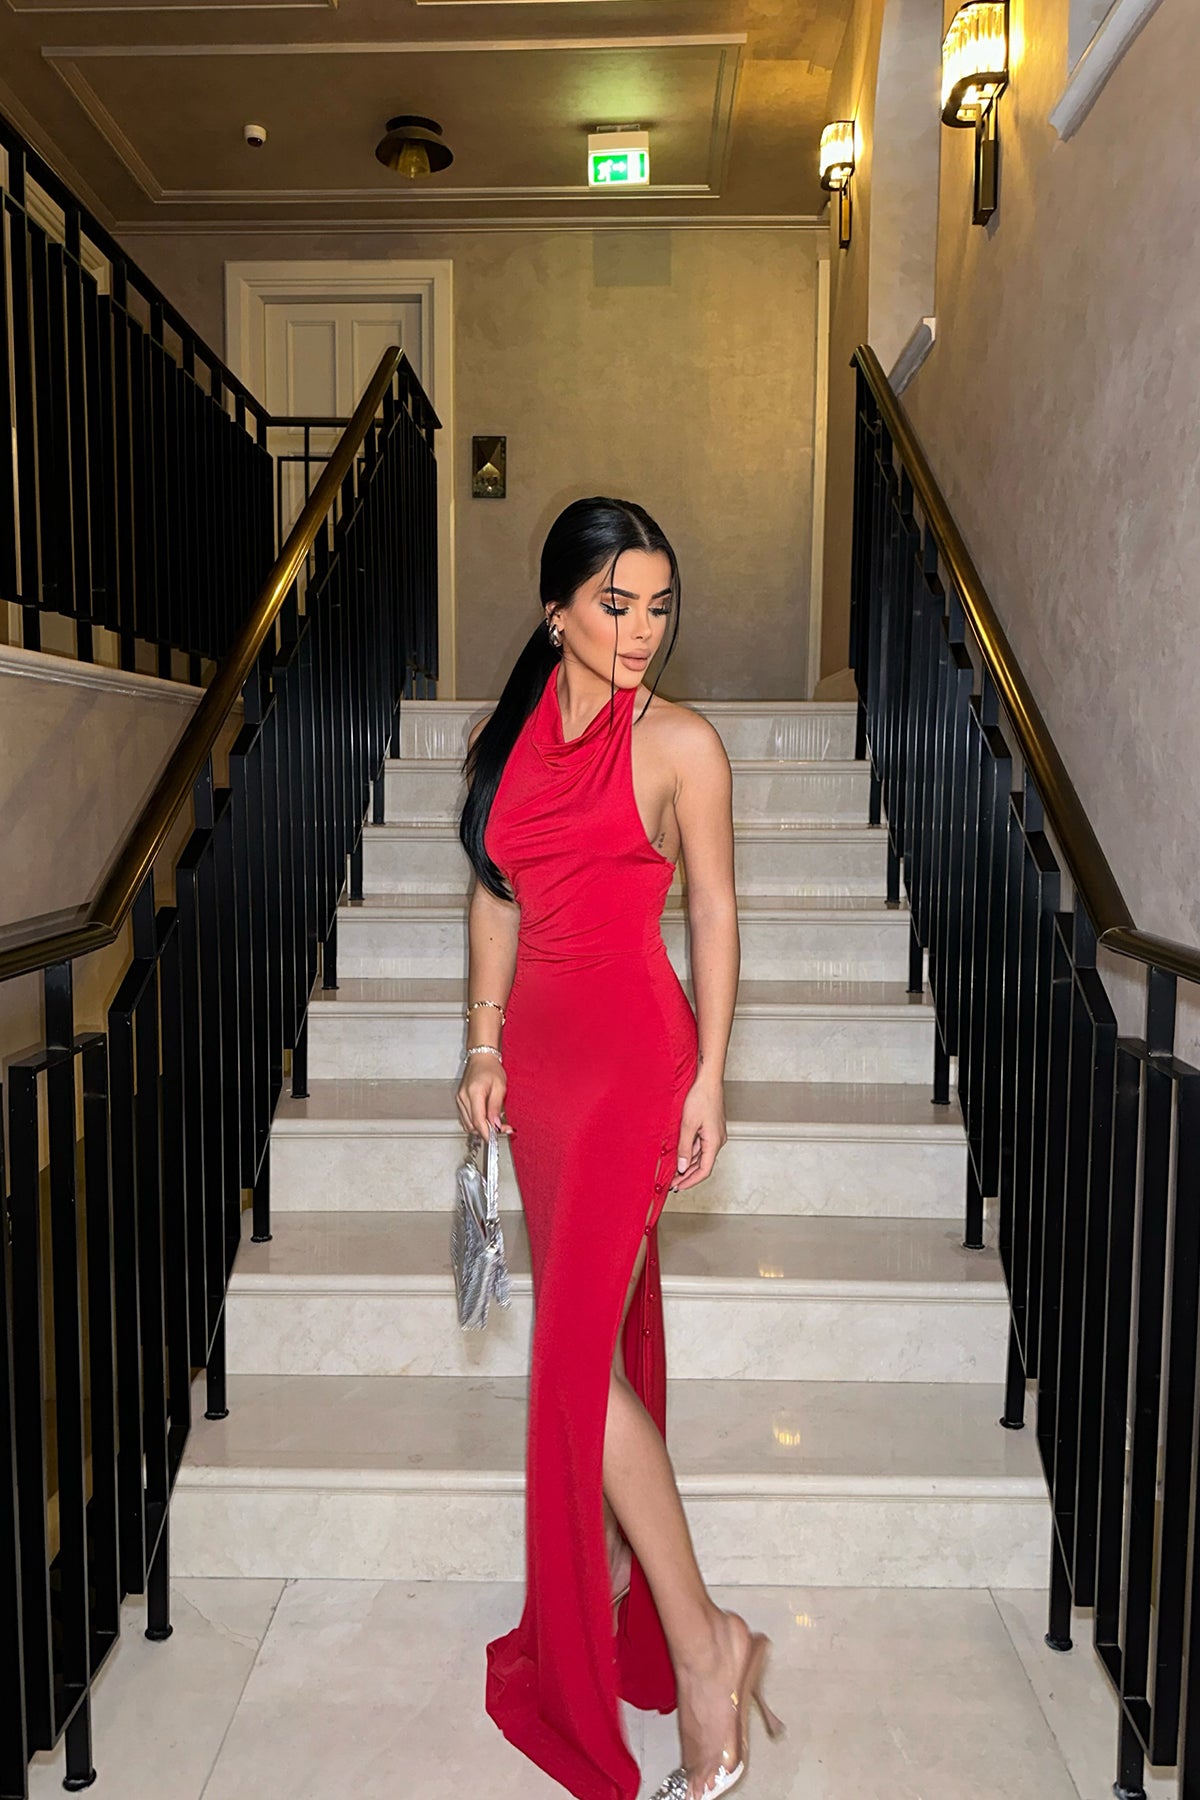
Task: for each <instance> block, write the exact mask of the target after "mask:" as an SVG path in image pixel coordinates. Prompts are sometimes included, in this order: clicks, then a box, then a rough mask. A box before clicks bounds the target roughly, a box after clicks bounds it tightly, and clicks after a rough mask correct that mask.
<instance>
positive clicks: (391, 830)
mask: <svg viewBox="0 0 1200 1800" xmlns="http://www.w3.org/2000/svg"><path fill="white" fill-rule="evenodd" d="M733 853H734V881H735V884H736V887H737V891H738V895H739V898H744V897H745V896H746V895H749V894H776V895H781V896H784V897H786V896H792V895H795V896H800V895H806V896H838V895H842V894H847V895H868V896H874V897H877V898H880V897H882V896H883V895H884V893H885V892H886V888H887V840H886V836H885V834H884V832H883V831H881V830H879V829H878V828H877V827H874V828H873V827H871V826H869V825H861V824H853V825H812V824H810V825H792V824H785V823H776V824H773V825H761V824H760V825H747V824H744V823H742V824H737V825H735V827H734V837H733ZM685 874H686V871H685V870H684V869H683V867H682V865H681V866H680V868H679V869H677V870H676V873H675V877H674V880H673V882H672V885H671V889H670V892H671V893H677V892H679V891H680V889H681V888H682V885H683V881H684V877H685ZM470 879H471V867H470V864H469V863H468V861H467V856H466V852H465V851H464V850H463V847H462V844H461V843H460V842H459V837H458V829H457V826H456V825H455V824H452V823H449V822H447V823H444V824H437V823H429V822H426V823H424V824H420V823H409V824H406V825H368V826H366V827H365V829H364V831H363V889H364V892H365V893H368V894H373V893H379V894H402V893H414V894H419V893H431V894H450V893H454V894H460V895H461V896H462V897H463V899H464V900H465V898H466V896H467V894H468V892H469V890H470Z"/></svg>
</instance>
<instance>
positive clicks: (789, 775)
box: [384, 757, 870, 825]
mask: <svg viewBox="0 0 1200 1800" xmlns="http://www.w3.org/2000/svg"><path fill="white" fill-rule="evenodd" d="M732 767H733V816H734V819H735V821H738V822H740V823H743V824H750V823H752V822H756V821H757V822H760V823H761V822H765V821H770V820H787V821H789V822H791V823H792V824H805V823H807V824H823V823H828V824H835V823H836V824H851V825H857V824H862V823H863V822H864V821H865V819H866V817H867V804H868V797H869V793H870V775H869V772H868V769H867V765H866V763H865V762H856V761H853V760H845V759H844V760H840V761H836V760H834V759H833V758H832V757H831V758H828V759H826V760H825V761H823V762H808V763H797V762H790V763H783V762H779V761H776V760H772V759H771V758H769V757H763V758H758V759H755V760H745V761H742V760H739V761H737V762H735V763H733V765H732ZM465 797H466V786H465V783H464V781H463V778H462V768H461V759H460V758H459V757H425V758H422V759H419V760H413V761H412V762H403V761H398V760H395V759H393V760H389V762H388V763H387V764H386V766H385V770H384V818H385V822H388V823H392V824H395V823H397V822H399V821H400V820H409V819H411V820H422V819H424V820H430V821H434V820H441V821H443V822H444V823H451V822H455V823H456V822H457V820H458V816H459V813H460V812H461V810H462V804H463V800H464V799H465Z"/></svg>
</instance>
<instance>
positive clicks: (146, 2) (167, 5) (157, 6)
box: [7, 0, 512, 18]
mask: <svg viewBox="0 0 1200 1800" xmlns="http://www.w3.org/2000/svg"><path fill="white" fill-rule="evenodd" d="M511 3H512V0H509V4H511ZM339 4H340V0H61V4H59V5H54V4H53V3H52V0H7V5H8V8H9V10H10V12H15V13H32V14H38V15H40V16H41V17H43V18H47V17H48V18H57V17H58V16H59V14H61V13H118V14H121V15H124V14H125V13H131V12H145V13H176V12H204V13H213V12H330V11H332V12H336V11H337V9H338V6H339Z"/></svg>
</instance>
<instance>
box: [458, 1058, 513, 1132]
mask: <svg viewBox="0 0 1200 1800" xmlns="http://www.w3.org/2000/svg"><path fill="white" fill-rule="evenodd" d="M480 1063H484V1064H486V1065H487V1066H486V1067H484V1068H482V1069H481V1068H480V1067H479V1064H480ZM507 1091H508V1077H507V1076H506V1075H505V1073H504V1065H503V1064H502V1063H501V1061H500V1058H499V1057H498V1056H468V1058H467V1066H466V1069H465V1071H464V1073H463V1078H462V1080H461V1082H460V1083H459V1087H458V1092H457V1093H456V1094H455V1096H454V1099H455V1103H456V1104H457V1106H458V1114H459V1117H460V1118H461V1120H462V1122H463V1128H464V1130H466V1131H476V1132H478V1133H479V1136H480V1137H482V1138H486V1137H487V1135H488V1133H489V1131H490V1130H491V1127H492V1125H493V1124H495V1125H497V1126H498V1127H499V1130H500V1135H501V1137H511V1136H512V1131H513V1128H512V1126H511V1125H506V1124H505V1123H504V1122H503V1113H504V1096H505V1094H506V1093H507Z"/></svg>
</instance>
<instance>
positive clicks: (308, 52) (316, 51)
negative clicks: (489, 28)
mask: <svg viewBox="0 0 1200 1800" xmlns="http://www.w3.org/2000/svg"><path fill="white" fill-rule="evenodd" d="M461 3H463V0H460V4H461ZM543 3H544V0H543ZM747 41H748V39H747V33H746V32H744V31H712V32H680V33H677V34H673V35H667V36H658V37H586V38H467V39H463V38H438V39H434V38H425V39H409V40H400V39H395V38H390V39H384V40H382V41H380V42H377V43H365V42H352V41H350V40H348V39H346V40H342V41H324V42H321V43H311V44H43V46H42V55H43V56H44V57H45V59H46V61H47V62H51V63H53V62H58V61H60V60H63V61H67V62H85V61H98V60H102V59H104V58H118V59H119V58H127V57H135V56H149V57H158V58H162V57H175V56H454V55H462V54H470V53H472V52H474V51H477V50H487V51H496V52H497V53H503V52H504V51H510V50H513V51H515V50H720V49H739V50H740V49H742V48H744V46H745V44H746V43H747Z"/></svg>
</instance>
